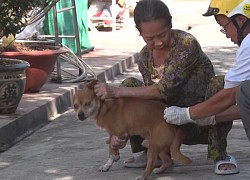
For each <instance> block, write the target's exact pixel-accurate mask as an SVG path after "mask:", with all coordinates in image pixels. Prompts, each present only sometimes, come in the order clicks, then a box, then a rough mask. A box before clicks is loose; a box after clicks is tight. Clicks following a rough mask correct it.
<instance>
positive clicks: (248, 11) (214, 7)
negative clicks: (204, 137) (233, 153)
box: [164, 0, 250, 173]
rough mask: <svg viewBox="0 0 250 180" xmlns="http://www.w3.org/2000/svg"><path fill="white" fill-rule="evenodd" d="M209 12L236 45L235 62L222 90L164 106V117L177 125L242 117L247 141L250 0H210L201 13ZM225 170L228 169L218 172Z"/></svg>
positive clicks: (249, 135)
mask: <svg viewBox="0 0 250 180" xmlns="http://www.w3.org/2000/svg"><path fill="white" fill-rule="evenodd" d="M211 15H214V17H215V20H216V22H217V23H218V24H219V25H220V26H222V30H221V32H223V33H224V34H226V37H227V38H230V39H231V41H232V42H234V43H235V44H237V45H238V46H239V48H238V50H237V53H236V60H235V64H234V65H233V66H232V67H231V68H230V69H229V71H228V72H227V74H226V75H225V84H224V88H223V89H222V90H221V91H219V92H218V93H215V94H214V95H213V96H212V97H211V98H210V99H208V100H206V101H204V102H202V103H199V104H196V105H193V106H191V107H188V108H180V107H175V106H172V107H170V108H166V110H165V115H164V118H165V119H166V121H167V122H168V123H172V124H179V125H181V124H185V123H190V122H194V123H196V122H197V120H198V121H199V122H203V124H207V125H209V124H214V123H217V124H220V123H221V122H225V121H227V122H232V121H233V120H236V119H240V118H241V119H242V122H243V125H244V128H245V130H246V134H247V137H248V139H249V140H250V131H249V129H250V122H249V118H250V107H249V104H250V53H249V52H250V43H249V42H250V0H243V1H240V0H239V1H237V0H211V2H210V6H209V9H208V11H207V12H206V13H205V14H204V16H211ZM236 102H237V103H236ZM236 104H237V105H236ZM208 107H209V108H208ZM228 164H234V166H235V169H236V167H237V164H236V162H235V161H234V159H233V160H232V159H229V160H228ZM227 171H230V170H227V169H225V170H223V172H221V171H219V173H224V172H225V173H226V172H227Z"/></svg>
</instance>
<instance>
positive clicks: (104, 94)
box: [95, 83, 161, 99]
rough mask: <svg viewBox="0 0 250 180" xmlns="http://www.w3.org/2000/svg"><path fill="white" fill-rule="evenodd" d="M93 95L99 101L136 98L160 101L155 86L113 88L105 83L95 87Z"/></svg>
mask: <svg viewBox="0 0 250 180" xmlns="http://www.w3.org/2000/svg"><path fill="white" fill-rule="evenodd" d="M95 93H96V95H97V96H98V97H100V98H101V99H107V98H120V97H136V98H143V99H161V96H160V93H159V92H158V90H157V89H156V86H155V85H151V86H144V87H114V86H108V85H107V84H105V83H98V84H96V85H95Z"/></svg>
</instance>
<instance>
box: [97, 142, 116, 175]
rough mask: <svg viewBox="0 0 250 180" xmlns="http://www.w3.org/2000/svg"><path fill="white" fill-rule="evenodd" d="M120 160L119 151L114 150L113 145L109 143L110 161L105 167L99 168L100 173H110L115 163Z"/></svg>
mask: <svg viewBox="0 0 250 180" xmlns="http://www.w3.org/2000/svg"><path fill="white" fill-rule="evenodd" d="M119 159H120V155H119V149H113V148H112V147H111V143H109V159H108V160H107V162H106V163H105V164H104V165H102V166H101V167H99V171H101V172H107V171H109V170H110V168H111V167H112V165H113V164H114V162H116V161H118V160H119Z"/></svg>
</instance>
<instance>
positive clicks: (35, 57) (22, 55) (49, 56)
mask: <svg viewBox="0 0 250 180" xmlns="http://www.w3.org/2000/svg"><path fill="white" fill-rule="evenodd" d="M66 52H68V51H67V50H66V49H64V48H58V49H54V50H43V51H24V52H1V53H0V57H8V58H15V59H21V60H25V61H27V62H28V63H29V64H30V67H29V68H28V69H27V70H26V85H25V90H24V93H35V92H39V91H40V89H41V87H42V86H43V85H44V84H45V83H46V81H47V80H48V78H49V76H50V74H51V72H52V70H53V68H54V66H55V63H56V61H57V59H58V56H59V55H60V54H62V53H66Z"/></svg>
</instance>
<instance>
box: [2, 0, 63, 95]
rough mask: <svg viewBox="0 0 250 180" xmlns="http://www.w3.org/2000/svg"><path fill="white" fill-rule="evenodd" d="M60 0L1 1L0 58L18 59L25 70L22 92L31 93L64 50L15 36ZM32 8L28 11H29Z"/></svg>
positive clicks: (42, 80)
mask: <svg viewBox="0 0 250 180" xmlns="http://www.w3.org/2000/svg"><path fill="white" fill-rule="evenodd" d="M58 1H60V0H25V1H20V0H4V1H3V2H2V4H1V6H0V38H2V44H1V48H0V58H6V57H8V58H12V59H13V58H14V59H22V60H25V61H27V62H29V64H30V67H29V68H27V69H26V84H25V90H24V93H34V92H38V91H40V88H41V87H42V86H43V85H44V84H45V82H46V81H47V79H48V77H49V75H50V73H51V72H52V70H53V68H54V65H55V63H56V61H57V58H58V56H59V55H60V54H61V53H66V52H67V50H66V49H63V48H61V47H55V46H54V44H49V45H48V44H46V45H45V44H44V43H43V44H42V45H41V44H40V43H38V42H35V44H30V43H24V42H22V43H20V42H15V36H16V34H17V33H20V32H21V31H22V30H23V29H24V28H25V27H26V26H27V25H29V24H32V23H34V22H35V21H37V20H39V19H40V18H42V17H43V16H44V15H45V14H46V13H47V12H48V11H49V10H50V9H51V8H52V7H53V6H54V5H55V4H56V3H57V2H58ZM34 9H35V10H36V11H33V12H32V13H30V11H31V10H34Z"/></svg>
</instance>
